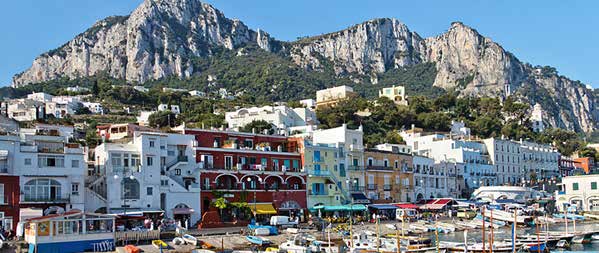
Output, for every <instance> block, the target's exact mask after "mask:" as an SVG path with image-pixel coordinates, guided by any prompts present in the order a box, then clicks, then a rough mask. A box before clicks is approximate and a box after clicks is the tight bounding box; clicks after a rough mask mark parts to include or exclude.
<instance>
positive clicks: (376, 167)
mask: <svg viewBox="0 0 599 253" xmlns="http://www.w3.org/2000/svg"><path fill="white" fill-rule="evenodd" d="M366 170H393V167H389V166H375V165H368V166H366Z"/></svg>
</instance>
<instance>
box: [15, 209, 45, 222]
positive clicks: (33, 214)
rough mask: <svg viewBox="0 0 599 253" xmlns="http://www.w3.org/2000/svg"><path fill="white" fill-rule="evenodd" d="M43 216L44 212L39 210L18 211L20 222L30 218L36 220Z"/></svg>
mask: <svg viewBox="0 0 599 253" xmlns="http://www.w3.org/2000/svg"><path fill="white" fill-rule="evenodd" d="M43 215H44V210H42V209H41V208H21V209H20V210H19V217H20V219H19V220H21V221H25V220H27V219H31V218H37V217H41V216H43Z"/></svg>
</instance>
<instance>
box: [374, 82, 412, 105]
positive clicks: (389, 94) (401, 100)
mask: <svg viewBox="0 0 599 253" xmlns="http://www.w3.org/2000/svg"><path fill="white" fill-rule="evenodd" d="M379 97H386V98H389V99H390V100H391V101H393V102H394V103H396V104H398V105H408V100H407V99H406V89H405V88H404V87H403V86H400V85H398V86H395V85H393V87H387V88H382V89H381V90H379Z"/></svg>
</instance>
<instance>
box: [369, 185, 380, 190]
mask: <svg viewBox="0 0 599 253" xmlns="http://www.w3.org/2000/svg"><path fill="white" fill-rule="evenodd" d="M367 189H368V190H369V191H375V190H377V189H378V185H376V184H367Z"/></svg>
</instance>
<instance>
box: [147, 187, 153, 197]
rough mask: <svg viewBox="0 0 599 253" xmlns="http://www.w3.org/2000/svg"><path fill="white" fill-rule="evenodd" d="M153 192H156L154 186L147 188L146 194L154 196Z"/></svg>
mask: <svg viewBox="0 0 599 253" xmlns="http://www.w3.org/2000/svg"><path fill="white" fill-rule="evenodd" d="M152 194H154V188H152V187H148V188H146V195H148V196H152Z"/></svg>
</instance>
